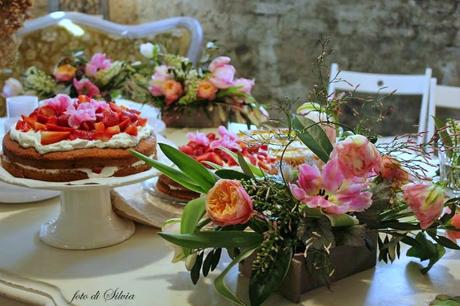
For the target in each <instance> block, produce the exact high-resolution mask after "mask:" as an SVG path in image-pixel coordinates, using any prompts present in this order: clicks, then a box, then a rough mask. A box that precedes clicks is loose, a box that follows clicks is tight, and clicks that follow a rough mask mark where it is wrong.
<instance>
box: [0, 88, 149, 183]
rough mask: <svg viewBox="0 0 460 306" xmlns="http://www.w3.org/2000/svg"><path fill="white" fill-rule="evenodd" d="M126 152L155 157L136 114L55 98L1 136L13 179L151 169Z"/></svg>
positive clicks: (83, 100) (144, 124)
mask: <svg viewBox="0 0 460 306" xmlns="http://www.w3.org/2000/svg"><path fill="white" fill-rule="evenodd" d="M128 149H134V150H136V151H138V152H141V153H142V154H144V155H148V156H152V157H156V138H155V135H154V133H153V130H152V128H151V127H150V126H148V125H147V119H145V118H142V117H140V113H139V112H138V111H136V110H133V109H129V108H126V107H124V106H119V105H116V104H115V103H113V102H110V103H107V102H105V101H96V100H93V99H90V98H88V97H86V96H79V97H78V98H76V99H71V98H70V97H68V96H67V95H57V96H56V97H54V98H51V99H48V100H45V101H43V102H42V103H41V106H40V107H38V108H37V109H35V110H34V111H33V112H32V113H31V114H30V115H28V116H24V115H23V116H22V119H20V120H19V121H18V122H17V123H16V125H15V126H13V127H12V128H11V130H10V131H9V133H8V134H6V135H5V137H4V139H3V155H2V156H1V163H2V166H3V168H4V169H6V170H7V171H8V172H9V173H10V174H12V175H13V176H16V177H23V178H31V179H36V180H43V181H54V182H67V181H74V180H81V179H87V178H105V177H112V176H116V177H120V176H127V175H131V174H135V173H139V172H143V171H146V170H148V169H150V167H149V166H148V165H146V164H145V163H144V162H142V161H139V160H138V159H137V158H136V157H134V156H133V155H131V154H130V153H129V151H128Z"/></svg>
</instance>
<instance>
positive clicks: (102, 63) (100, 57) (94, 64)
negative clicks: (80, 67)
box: [85, 53, 112, 76]
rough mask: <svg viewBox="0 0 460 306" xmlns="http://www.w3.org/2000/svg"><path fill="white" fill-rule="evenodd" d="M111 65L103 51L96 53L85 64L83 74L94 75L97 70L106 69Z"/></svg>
mask: <svg viewBox="0 0 460 306" xmlns="http://www.w3.org/2000/svg"><path fill="white" fill-rule="evenodd" d="M111 65H112V61H111V60H110V59H109V58H107V57H106V55H105V53H96V54H94V55H93V57H92V58H91V60H90V61H89V62H88V63H87V64H86V66H85V74H86V75H87V76H94V75H96V73H97V72H98V71H99V70H102V69H107V68H109V67H110V66H111Z"/></svg>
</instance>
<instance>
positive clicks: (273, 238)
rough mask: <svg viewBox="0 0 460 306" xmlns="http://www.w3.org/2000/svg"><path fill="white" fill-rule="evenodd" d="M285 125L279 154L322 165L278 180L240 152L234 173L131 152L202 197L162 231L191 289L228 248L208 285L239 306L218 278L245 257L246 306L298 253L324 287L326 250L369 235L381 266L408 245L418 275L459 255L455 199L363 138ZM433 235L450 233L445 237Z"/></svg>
mask: <svg viewBox="0 0 460 306" xmlns="http://www.w3.org/2000/svg"><path fill="white" fill-rule="evenodd" d="M318 111H319V110H318ZM316 117H317V118H321V117H322V116H316ZM327 117H328V118H329V116H327ZM330 117H333V116H330ZM289 119H290V124H289V126H290V127H291V128H290V129H291V130H290V131H289V132H288V133H286V137H288V138H289V141H288V143H287V144H286V147H288V146H289V143H292V142H294V141H298V140H300V141H302V142H303V143H304V144H305V145H306V146H307V147H308V148H309V149H310V150H311V151H313V152H314V153H315V154H316V155H317V156H318V157H319V158H320V159H321V160H322V162H323V165H322V166H317V165H316V164H314V165H311V164H308V163H305V164H302V165H300V166H299V167H298V168H297V169H291V171H286V167H285V166H283V159H281V161H280V165H279V167H280V168H279V173H278V174H276V175H270V174H268V173H265V172H264V171H263V169H260V168H257V167H254V166H253V165H251V164H250V163H249V162H248V161H247V160H246V159H245V158H244V157H243V156H242V155H241V154H238V156H236V157H235V162H237V163H238V165H239V167H240V170H237V169H234V168H233V169H221V168H219V169H218V170H216V171H210V169H208V168H206V167H204V166H203V165H202V164H200V163H199V162H198V161H196V160H194V159H193V158H192V157H190V156H188V155H186V154H184V153H183V152H181V151H179V150H177V149H175V148H173V147H171V146H168V145H166V144H160V147H161V149H162V151H163V152H164V153H165V155H166V156H167V157H168V158H169V159H170V160H171V161H172V162H173V163H174V164H175V165H176V166H177V169H176V168H170V167H168V166H166V165H163V164H161V163H159V162H158V161H155V160H151V159H149V158H148V157H146V156H143V155H142V154H139V153H137V152H134V151H133V152H132V153H133V154H134V155H135V156H137V157H139V158H140V159H142V160H144V161H145V162H147V163H148V164H150V165H151V166H152V167H155V168H157V169H159V170H160V171H162V172H163V173H164V174H165V175H167V176H168V177H170V178H171V179H172V180H174V181H176V182H178V183H180V184H182V185H183V186H184V187H187V188H189V189H191V190H194V191H196V192H198V193H200V194H202V196H201V197H200V198H198V199H194V200H192V201H190V202H189V203H188V204H187V205H186V206H185V209H184V212H183V215H182V217H181V219H173V220H170V221H168V222H167V223H166V224H165V226H164V228H163V231H162V232H161V233H160V235H161V236H162V237H163V238H164V239H165V240H167V241H169V242H170V243H172V244H174V245H175V246H176V253H175V256H174V261H180V260H184V261H185V263H186V266H187V268H188V269H190V274H191V278H192V281H193V282H194V283H196V282H197V281H198V279H199V278H200V275H203V276H205V277H206V276H207V275H208V273H209V272H210V271H212V270H214V269H215V268H216V266H217V264H218V262H219V260H220V258H221V254H222V250H223V249H226V250H227V253H228V254H229V256H230V257H231V258H232V261H231V263H230V264H228V265H227V266H226V267H225V268H224V270H223V271H222V272H221V273H220V275H219V276H217V278H216V279H215V280H214V284H215V288H216V290H217V291H218V292H219V293H220V294H221V295H222V296H224V297H225V298H227V299H229V300H231V301H233V302H235V303H236V304H239V305H244V302H243V301H242V300H241V299H240V298H238V297H237V296H235V295H234V294H233V293H232V292H231V291H230V290H229V289H228V288H227V286H226V285H225V282H224V278H225V275H226V274H227V273H228V271H229V270H230V269H231V268H232V267H233V266H234V265H236V264H237V263H239V262H241V261H244V260H249V259H248V258H252V259H251V260H252V263H251V270H252V271H251V276H250V282H249V299H250V303H251V305H260V304H261V303H262V302H263V301H264V300H265V299H266V298H267V297H268V296H269V295H270V294H271V293H273V292H275V291H276V290H278V289H279V286H280V284H281V283H282V281H283V279H284V278H285V277H286V275H287V273H288V271H289V267H290V264H291V259H292V258H293V256H294V255H295V254H301V256H302V258H303V259H304V261H305V266H306V268H307V271H306V273H309V274H310V275H311V276H313V277H317V278H320V279H321V280H323V281H325V282H326V283H327V282H328V280H329V279H330V277H331V276H333V275H334V271H335V268H334V263H333V262H331V258H330V253H331V248H335V247H339V246H341V245H354V246H356V245H362V246H364V245H367V244H366V238H365V237H366V235H365V233H366V231H368V230H375V231H378V232H379V233H380V236H379V237H378V238H377V239H378V246H379V250H380V253H379V259H380V260H384V261H385V262H386V261H393V260H395V259H396V258H397V257H399V252H400V244H401V243H404V244H407V245H409V246H410V248H409V249H408V251H407V255H408V256H412V257H417V258H419V259H420V260H422V261H425V260H428V265H427V266H426V267H425V268H423V269H422V272H423V273H427V272H428V271H429V270H430V269H431V268H432V266H433V265H434V264H435V263H436V261H438V260H439V259H440V258H441V257H442V256H443V255H444V253H445V248H451V249H460V247H459V246H458V245H457V244H456V242H455V240H454V238H455V237H458V233H459V229H460V227H459V217H458V216H459V211H460V208H459V207H460V199H459V198H452V199H447V197H446V195H445V190H444V188H443V187H442V186H441V185H439V184H435V183H431V182H424V181H419V180H418V178H417V177H418V176H416V175H415V174H413V173H411V172H412V171H411V168H406V167H404V166H403V163H402V162H401V161H399V160H398V158H397V157H396V156H391V155H386V154H384V152H380V151H379V150H378V148H377V147H376V146H375V144H374V143H372V142H371V141H370V140H369V139H368V138H367V137H366V136H364V135H359V134H353V133H352V132H351V131H347V133H346V134H344V135H339V137H338V139H337V142H336V143H333V142H331V141H330V140H329V138H328V136H327V134H326V132H325V129H326V128H327V127H328V126H330V125H331V124H339V123H334V122H332V121H321V119H318V120H316V121H315V120H312V119H309V118H308V116H302V115H293V116H290V118H289ZM347 135H348V136H347ZM288 172H289V173H288ZM174 229H175V230H174ZM439 229H445V230H448V231H449V235H448V238H447V237H444V236H443V235H442V234H441V233H440V232H438V230H439ZM449 238H450V239H449ZM451 239H452V240H451ZM250 256H251V257H250Z"/></svg>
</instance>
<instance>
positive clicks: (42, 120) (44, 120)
mask: <svg viewBox="0 0 460 306" xmlns="http://www.w3.org/2000/svg"><path fill="white" fill-rule="evenodd" d="M37 121H38V122H40V123H43V124H45V123H47V122H48V117H47V116H45V115H42V114H38V116H37Z"/></svg>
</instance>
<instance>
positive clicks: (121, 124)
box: [119, 118, 137, 131]
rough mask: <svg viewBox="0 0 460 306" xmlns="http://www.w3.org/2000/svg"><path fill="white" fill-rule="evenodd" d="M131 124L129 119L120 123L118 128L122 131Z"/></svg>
mask: <svg viewBox="0 0 460 306" xmlns="http://www.w3.org/2000/svg"><path fill="white" fill-rule="evenodd" d="M130 123H131V120H129V118H127V119H125V120H123V121H122V122H120V124H119V126H120V129H121V130H122V131H123V130H124V129H126V127H127V126H128V125H129V124H130ZM136 131H137V129H136Z"/></svg>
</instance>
